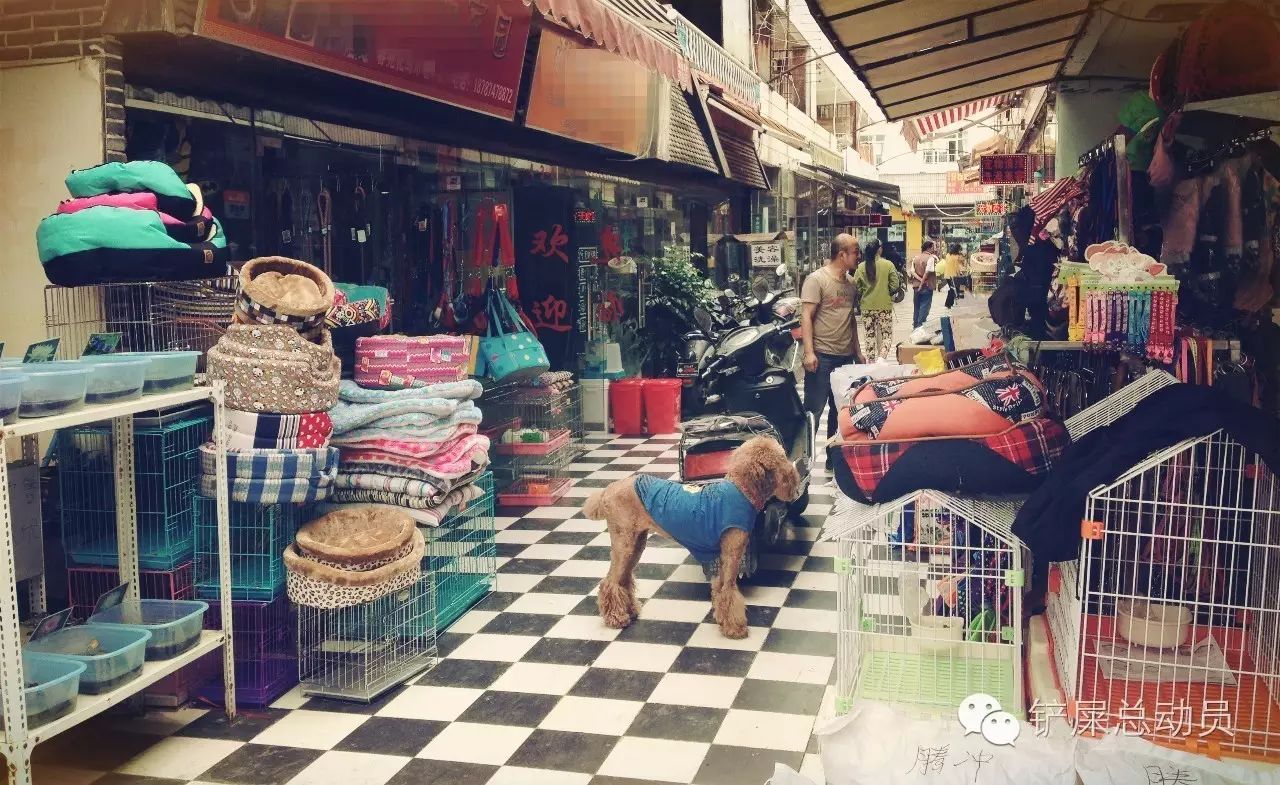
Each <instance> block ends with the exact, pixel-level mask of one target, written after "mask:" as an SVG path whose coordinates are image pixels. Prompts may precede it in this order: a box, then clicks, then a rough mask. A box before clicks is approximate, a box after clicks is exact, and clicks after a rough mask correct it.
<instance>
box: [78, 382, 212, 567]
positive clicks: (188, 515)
mask: <svg viewBox="0 0 1280 785" xmlns="http://www.w3.org/2000/svg"><path fill="white" fill-rule="evenodd" d="M212 433H213V414H212V412H211V410H210V408H209V406H208V405H207V404H202V405H199V406H194V407H189V408H183V409H174V410H168V411H164V412H158V413H154V414H152V413H148V414H146V415H142V414H140V415H137V416H136V417H135V418H134V421H133V440H134V451H133V454H134V485H135V488H136V493H135V499H136V505H137V516H138V564H139V566H140V567H141V568H142V569H144V570H173V569H175V568H176V567H178V566H179V565H181V564H183V563H185V562H189V561H191V555H192V547H193V528H194V527H193V521H192V504H191V501H192V497H193V496H194V495H195V490H196V486H197V484H198V480H199V474H200V455H199V449H200V445H201V444H203V443H204V442H206V441H208V440H209V438H210V437H211V435H212ZM111 438H112V437H111V425H110V423H106V422H102V423H93V424H91V425H83V426H79V427H76V428H67V429H65V430H62V431H60V432H59V433H58V437H57V440H56V442H55V446H54V454H55V455H56V457H57V465H58V494H59V497H60V499H59V505H60V509H61V514H62V537H63V542H64V547H65V549H66V554H67V562H68V564H69V565H73V566H74V565H80V566H115V565H116V564H117V562H118V561H119V558H118V556H117V545H116V498H115V470H114V461H113V456H112V444H111Z"/></svg>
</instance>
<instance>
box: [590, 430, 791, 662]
mask: <svg viewBox="0 0 1280 785" xmlns="http://www.w3.org/2000/svg"><path fill="white" fill-rule="evenodd" d="M799 494H800V475H799V474H798V473H797V472H796V468H795V466H793V465H792V463H791V461H790V460H788V459H787V454H786V452H784V451H783V449H782V446H781V445H779V444H778V442H777V441H775V440H774V439H771V438H769V437H767V436H756V437H754V438H752V439H750V440H749V441H747V442H746V443H744V444H742V445H741V446H739V447H738V448H737V449H736V450H734V451H733V455H732V456H731V457H730V459H729V471H728V473H727V474H726V475H725V477H724V479H723V480H716V481H714V482H711V483H707V484H706V485H701V486H697V485H681V484H680V483H677V482H673V481H671V480H662V479H659V478H657V477H652V476H649V475H638V476H636V477H628V478H626V479H623V480H618V481H617V482H614V483H612V484H610V485H609V486H608V487H607V488H605V489H603V490H601V491H600V492H599V493H596V494H594V495H592V496H591V498H589V499H587V502H586V504H585V505H584V506H583V512H584V513H585V514H586V516H587V517H588V518H590V519H592V520H596V521H598V520H604V521H606V522H607V523H608V527H609V542H610V561H609V572H608V574H607V575H605V577H604V580H602V581H601V582H600V597H599V605H600V616H601V618H603V619H604V623H605V624H606V625H608V626H610V627H614V628H617V629H621V628H623V627H626V626H627V625H628V624H630V623H631V622H632V621H634V620H635V619H636V618H637V617H638V616H639V615H640V602H639V600H637V599H636V581H635V569H636V565H637V564H639V563H640V555H641V554H642V553H644V545H645V541H646V539H647V538H648V535H649V532H650V531H656V532H658V533H659V534H662V535H664V536H666V537H668V538H670V539H673V540H675V541H676V542H679V543H680V544H681V545H683V546H685V547H686V548H688V549H689V551H690V552H691V553H693V555H694V557H695V558H697V559H698V561H700V562H702V563H703V564H710V565H713V566H712V568H711V570H710V574H711V575H712V576H713V577H712V579H711V605H712V608H713V609H714V611H715V619H716V623H717V624H719V625H720V632H722V633H723V634H724V635H725V637H727V638H745V637H746V636H747V607H746V601H745V600H744V599H743V597H742V592H741V591H739V590H738V570H739V567H740V565H741V564H742V557H743V554H744V553H745V551H746V547H747V542H748V540H749V539H750V538H751V529H752V527H754V526H755V522H756V517H757V515H758V514H759V512H760V510H762V509H763V508H764V506H765V505H766V504H767V503H768V502H769V500H770V499H773V498H775V497H776V498H778V499H782V500H783V501H793V500H794V499H795V498H796V497H797V496H799ZM660 523H661V525H660Z"/></svg>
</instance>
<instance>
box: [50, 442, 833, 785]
mask: <svg viewBox="0 0 1280 785" xmlns="http://www.w3.org/2000/svg"><path fill="white" fill-rule="evenodd" d="M675 442H676V437H675V436H657V437H653V438H650V439H641V438H612V437H610V436H608V435H599V436H591V437H588V444H587V447H588V448H589V449H588V451H587V452H586V453H585V454H584V455H583V456H582V457H581V458H580V459H579V460H578V461H577V462H575V463H574V464H573V465H572V467H571V469H570V471H571V473H572V475H573V476H574V478H575V483H574V486H573V487H572V488H571V489H570V491H569V493H568V495H567V496H566V497H565V498H563V499H562V500H561V501H560V502H559V503H558V504H556V505H555V506H550V507H538V508H532V509H511V508H500V509H499V511H498V512H499V516H500V517H498V519H497V526H498V529H499V531H498V534H497V541H498V548H499V557H500V559H499V562H500V567H499V575H498V580H497V586H496V590H495V591H494V592H493V593H492V594H491V595H489V596H488V597H486V598H485V599H484V600H483V601H482V602H481V603H480V604H479V605H478V606H476V607H475V608H474V609H473V610H471V611H470V612H468V613H467V614H466V615H464V616H463V617H462V618H461V619H459V620H458V622H457V623H456V624H454V625H453V627H452V628H450V629H449V630H448V631H447V632H445V633H444V634H443V635H441V637H440V640H439V646H440V654H441V660H440V664H439V665H438V666H437V667H436V668H435V669H434V670H432V671H431V672H429V673H427V674H426V675H425V676H423V677H421V678H420V679H418V680H417V681H416V683H414V684H410V685H407V686H404V687H401V688H399V689H396V690H394V691H393V692H391V693H390V694H388V695H386V696H384V697H383V698H381V699H379V700H377V701H375V702H374V703H372V704H370V705H360V704H350V703H343V702H339V701H333V700H326V699H315V698H312V699H308V698H304V697H302V696H300V694H298V693H297V692H296V691H295V692H293V693H290V694H288V695H286V696H285V697H284V698H282V699H281V700H279V701H277V702H276V703H275V704H274V705H273V706H272V707H271V708H269V709H266V710H256V711H255V710H249V711H246V712H244V714H242V715H241V716H239V717H237V718H236V719H235V720H234V721H231V722H228V721H227V720H226V718H225V717H224V716H223V715H222V714H221V713H220V712H219V711H218V710H216V709H211V710H208V711H205V710H201V709H183V710H180V711H176V712H170V713H154V712H153V713H150V714H147V715H145V716H143V717H141V718H139V719H137V720H130V719H126V718H122V717H119V716H104V717H101V718H99V719H98V720H96V721H94V722H92V723H90V724H89V725H87V726H83V727H81V728H78V729H76V730H75V731H72V732H70V733H68V734H65V735H63V736H60V737H58V738H55V739H53V740H51V741H49V742H47V743H44V744H41V745H40V746H39V747H37V754H36V758H37V761H38V765H37V774H36V782H37V783H39V784H40V785H44V783H56V785H90V784H91V783H92V785H189V784H190V785H206V784H208V785H212V784H213V783H225V784H226V785H322V784H325V785H327V784H331V783H342V784H343V785H435V784H437V783H438V784H439V785H588V784H590V785H628V784H630V785H635V784H637V783H645V782H672V783H700V784H702V785H763V783H764V782H765V781H766V780H767V779H768V778H769V777H770V776H771V775H772V773H773V768H774V763H775V762H782V763H785V764H787V765H788V766H791V767H792V768H794V769H797V770H799V771H801V772H803V773H805V774H806V775H808V776H809V777H811V778H812V779H813V780H814V781H815V782H822V781H823V777H822V773H821V764H820V762H819V759H818V756H817V754H816V753H817V745H816V742H815V741H814V740H813V737H812V728H813V724H814V720H815V718H816V717H817V716H818V715H819V713H820V712H822V711H827V712H829V711H830V705H831V701H832V690H831V687H830V685H831V684H832V683H833V682H834V679H835V674H834V663H835V648H836V636H835V633H834V630H835V629H836V619H835V607H836V594H835V576H834V574H833V572H832V556H833V555H834V552H833V551H832V550H831V546H830V545H829V544H825V543H817V544H815V540H816V539H817V536H818V533H819V527H820V525H821V522H822V521H823V520H824V518H825V517H826V513H827V511H829V509H830V505H831V503H832V498H831V494H832V492H833V488H832V487H831V486H830V485H829V484H826V482H825V475H824V474H821V473H820V474H819V476H818V477H817V478H815V485H816V487H815V488H814V489H813V493H812V503H811V506H810V508H809V514H808V515H807V516H806V519H805V520H804V521H801V522H800V523H802V524H804V525H798V526H794V527H791V528H790V529H789V532H788V538H787V540H786V542H785V543H784V544H783V545H782V546H781V547H780V548H779V549H778V552H777V553H773V554H770V555H769V556H767V557H766V558H765V561H764V564H763V565H762V569H761V571H760V574H759V575H758V576H757V577H756V579H755V580H754V581H753V582H752V583H751V585H749V586H745V587H744V594H745V596H746V598H747V603H748V620H749V623H750V625H751V628H750V634H749V635H748V636H747V638H746V639H745V640H741V641H733V640H729V639H727V638H724V637H723V636H721V635H720V632H719V629H718V628H717V627H716V625H715V624H714V623H713V620H712V617H711V608H710V602H709V601H710V595H709V590H708V587H707V584H706V582H705V580H704V579H703V577H702V571H701V568H700V567H698V566H697V565H696V564H695V563H694V562H693V560H692V559H691V558H690V557H689V555H688V553H687V552H686V551H684V549H682V548H680V547H679V546H677V545H675V544H674V543H672V542H670V541H667V540H665V539H663V538H660V537H656V536H655V537H651V538H650V541H649V547H648V548H647V549H646V550H645V553H644V555H643V557H642V559H641V563H640V567H639V569H638V580H637V584H638V590H639V593H640V595H641V596H642V598H643V599H644V602H645V605H644V610H643V612H642V613H641V616H640V619H639V620H638V621H637V622H636V623H635V624H633V625H632V626H631V627H629V628H628V629H626V630H622V631H618V630H611V629H609V628H607V627H605V626H604V625H603V624H602V623H601V621H600V618H599V616H598V615H597V612H596V604H595V597H594V594H595V590H596V584H597V582H598V581H599V579H600V578H601V577H602V576H603V575H604V573H605V569H606V567H607V564H608V558H609V541H608V535H607V534H606V533H605V530H604V524H603V523H601V522H596V521H590V520H587V519H585V518H584V517H583V516H582V509H581V505H582V503H583V502H584V501H585V499H586V497H587V496H588V495H589V494H590V493H591V492H592V491H593V490H594V489H596V488H600V487H603V486H604V485H607V484H608V483H609V482H611V481H613V480H615V479H618V478H621V477H628V476H631V475H633V474H635V473H638V472H643V473H649V474H656V475H660V476H675V474H676V471H677V467H676V451H675ZM824 706H825V709H824ZM104 772H105V773H104Z"/></svg>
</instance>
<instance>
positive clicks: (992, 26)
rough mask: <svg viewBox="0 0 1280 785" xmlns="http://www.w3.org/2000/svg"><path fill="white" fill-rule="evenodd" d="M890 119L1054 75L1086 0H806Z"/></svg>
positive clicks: (1079, 27) (1074, 36) (1086, 14)
mask: <svg viewBox="0 0 1280 785" xmlns="http://www.w3.org/2000/svg"><path fill="white" fill-rule="evenodd" d="M808 4H809V7H810V9H811V10H812V11H813V15H814V18H815V19H816V20H817V21H818V23H819V25H820V26H821V27H822V29H823V31H824V32H825V33H826V34H827V36H828V37H829V38H830V39H831V42H832V44H833V45H834V46H835V47H836V49H837V50H838V51H840V52H842V53H843V54H844V56H845V59H846V60H847V61H848V62H849V64H850V65H851V66H853V68H854V70H855V71H856V72H857V73H858V75H859V76H860V77H861V78H862V81H863V82H865V83H866V85H867V87H868V88H869V89H870V90H871V93H872V95H873V96H874V97H875V99H876V103H877V104H879V106H880V108H881V109H883V110H884V113H885V116H886V117H887V118H888V119H890V120H901V119H904V118H908V117H915V116H917V115H922V114H927V113H930V112H936V111H938V110H941V109H946V108H948V107H952V106H956V105H958V104H964V103H968V102H971V101H977V100H979V99H982V98H987V97H989V96H995V95H1001V94H1003V93H1008V92H1012V91H1015V90H1020V89H1023V88H1027V87H1032V86H1034V85H1041V84H1045V83H1048V82H1052V81H1053V80H1054V79H1055V78H1056V77H1057V76H1058V73H1059V71H1060V70H1061V68H1062V64H1063V61H1065V60H1066V58H1067V55H1068V54H1069V53H1070V52H1071V48H1072V46H1073V45H1074V44H1075V41H1076V39H1077V38H1078V37H1079V35H1080V33H1081V31H1082V30H1083V29H1084V24H1085V22H1086V21H1087V19H1088V17H1089V14H1090V2H1089V0H1012V1H1011V0H945V2H944V1H943V0H808Z"/></svg>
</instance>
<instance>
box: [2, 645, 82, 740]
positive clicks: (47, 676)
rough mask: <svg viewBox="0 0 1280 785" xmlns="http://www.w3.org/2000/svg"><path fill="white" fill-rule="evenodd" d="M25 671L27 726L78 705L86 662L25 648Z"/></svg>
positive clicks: (50, 718)
mask: <svg viewBox="0 0 1280 785" xmlns="http://www.w3.org/2000/svg"><path fill="white" fill-rule="evenodd" d="M22 673H23V676H24V677H25V678H26V689H24V690H23V692H24V693H25V694H26V697H27V727H28V728H36V727H39V726H40V725H44V724H45V723H47V722H52V721H53V720H56V719H58V718H59V717H62V716H64V715H66V714H69V713H70V712H71V710H72V709H74V708H75V707H76V693H78V692H79V691H80V674H82V673H84V664H83V663H79V662H75V661H73V660H68V659H64V658H62V657H49V656H46V655H43V654H36V653H34V652H23V653H22ZM3 725H4V723H3V720H0V727H3Z"/></svg>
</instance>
